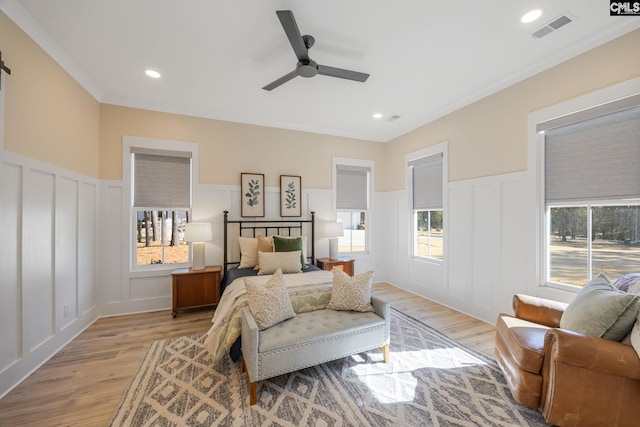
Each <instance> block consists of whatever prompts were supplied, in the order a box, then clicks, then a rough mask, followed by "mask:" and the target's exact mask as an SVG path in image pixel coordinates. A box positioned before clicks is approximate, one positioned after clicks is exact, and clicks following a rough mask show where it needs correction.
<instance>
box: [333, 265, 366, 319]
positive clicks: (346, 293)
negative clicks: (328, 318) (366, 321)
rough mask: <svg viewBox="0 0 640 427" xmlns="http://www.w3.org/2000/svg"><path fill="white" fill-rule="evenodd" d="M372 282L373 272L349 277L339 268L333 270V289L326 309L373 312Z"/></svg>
mask: <svg viewBox="0 0 640 427" xmlns="http://www.w3.org/2000/svg"><path fill="white" fill-rule="evenodd" d="M372 281H373V271H368V272H366V273H362V274H358V275H357V276H354V277H351V276H349V275H348V274H347V273H345V272H344V271H342V270H340V269H339V268H334V269H333V288H332V290H331V299H330V300H329V304H328V305H327V308H330V309H331V310H338V311H373V306H372V305H371V283H372Z"/></svg>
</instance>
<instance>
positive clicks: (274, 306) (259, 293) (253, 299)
mask: <svg viewBox="0 0 640 427" xmlns="http://www.w3.org/2000/svg"><path fill="white" fill-rule="evenodd" d="M256 282H257V281H256V280H253V279H249V278H247V279H244V286H245V288H246V290H247V301H248V304H249V310H250V311H251V314H252V315H253V318H254V319H255V320H256V324H257V325H258V329H260V330H261V331H262V330H265V329H267V328H269V327H271V326H273V325H275V324H278V323H280V322H283V321H285V320H287V319H291V318H292V317H294V316H295V315H296V312H295V311H293V306H292V305H291V300H290V299H289V292H288V290H287V285H286V283H285V282H284V278H283V277H282V271H281V270H277V271H276V272H275V273H274V275H273V277H271V278H270V279H269V280H268V281H267V283H265V284H264V285H263V284H261V283H256Z"/></svg>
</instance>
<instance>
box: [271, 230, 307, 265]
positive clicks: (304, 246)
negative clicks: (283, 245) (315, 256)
mask: <svg viewBox="0 0 640 427" xmlns="http://www.w3.org/2000/svg"><path fill="white" fill-rule="evenodd" d="M271 237H272V238H273V236H271ZM278 237H280V238H281V239H299V238H300V237H302V258H304V264H306V263H307V262H308V260H307V235H306V234H305V235H304V236H278ZM272 242H273V240H272ZM274 250H275V249H274Z"/></svg>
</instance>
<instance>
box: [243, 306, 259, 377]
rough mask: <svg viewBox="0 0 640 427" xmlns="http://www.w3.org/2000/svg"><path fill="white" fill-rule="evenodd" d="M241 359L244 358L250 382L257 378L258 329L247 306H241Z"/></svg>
mask: <svg viewBox="0 0 640 427" xmlns="http://www.w3.org/2000/svg"><path fill="white" fill-rule="evenodd" d="M241 333H242V335H241V338H240V339H241V341H242V359H243V360H244V364H245V367H246V369H247V374H248V375H249V380H250V382H255V381H257V378H258V345H259V344H260V341H259V336H260V330H259V329H258V324H257V323H256V320H255V319H254V318H253V315H252V314H251V310H249V307H243V308H242V332H241Z"/></svg>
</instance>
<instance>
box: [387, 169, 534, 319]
mask: <svg viewBox="0 0 640 427" xmlns="http://www.w3.org/2000/svg"><path fill="white" fill-rule="evenodd" d="M526 179H527V174H526V173H524V172H522V173H512V174H505V175H500V176H493V177H488V178H479V179H472V180H465V181H457V182H452V183H449V184H448V186H447V188H448V190H447V191H448V193H447V195H448V206H447V209H446V213H445V215H446V219H445V220H446V224H447V226H446V227H447V228H446V237H445V254H446V255H445V263H444V264H442V265H438V264H435V263H429V262H425V261H421V260H415V259H412V258H411V257H410V253H411V240H410V218H411V217H410V211H409V203H408V195H407V192H406V191H405V190H401V191H393V192H388V193H378V194H377V195H376V198H377V203H376V205H377V206H379V209H378V210H377V212H376V215H378V217H379V222H380V223H381V224H385V225H386V226H388V227H389V229H388V230H381V231H380V233H379V234H378V235H377V236H376V240H377V247H378V248H379V250H378V251H377V252H376V265H379V266H381V267H382V272H383V276H382V277H380V279H382V280H385V281H387V282H389V283H392V284H394V285H396V286H398V287H400V288H403V289H406V290H408V291H410V292H412V293H415V294H417V295H421V296H424V297H426V298H429V299H431V300H434V301H436V302H439V303H441V304H443V305H446V306H449V307H451V308H454V309H456V310H459V311H461V312H464V313H467V314H469V315H471V316H474V317H476V318H479V319H481V320H484V321H487V322H490V323H493V322H495V319H496V317H497V314H498V313H499V312H501V311H507V312H510V311H511V298H512V296H513V294H514V293H517V292H526V290H527V283H528V282H531V280H532V277H535V241H534V240H532V239H533V237H534V236H535V207H534V206H531V200H532V199H531V197H530V195H529V196H527V194H526V193H527V190H528V188H530V187H529V186H528V185H527V182H526Z"/></svg>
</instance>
